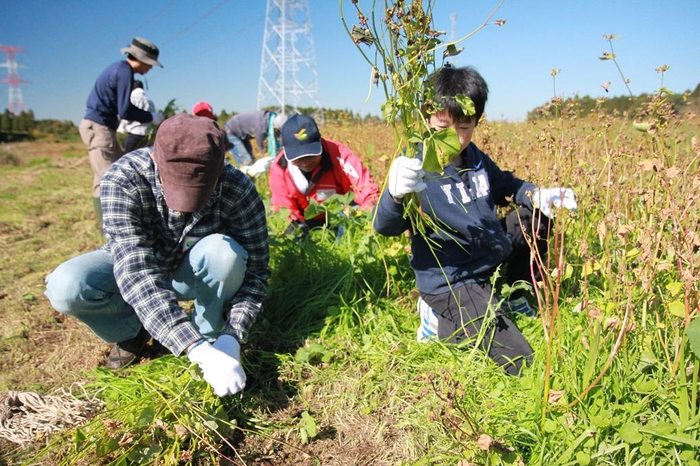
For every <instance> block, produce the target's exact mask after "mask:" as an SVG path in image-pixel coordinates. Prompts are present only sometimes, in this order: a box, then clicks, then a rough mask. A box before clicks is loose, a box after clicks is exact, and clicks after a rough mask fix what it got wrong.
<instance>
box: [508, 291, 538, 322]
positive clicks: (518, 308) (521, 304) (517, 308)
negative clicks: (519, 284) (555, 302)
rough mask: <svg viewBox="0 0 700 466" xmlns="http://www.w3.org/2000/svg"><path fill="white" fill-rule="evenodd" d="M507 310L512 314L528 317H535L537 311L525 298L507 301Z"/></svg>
mask: <svg viewBox="0 0 700 466" xmlns="http://www.w3.org/2000/svg"><path fill="white" fill-rule="evenodd" d="M506 306H507V308H508V309H509V310H510V311H512V312H517V313H518V314H522V315H524V316H527V317H535V315H536V314H537V311H536V310H535V309H533V308H532V306H530V303H529V302H528V300H527V299H525V297H524V296H521V297H520V298H516V299H510V300H506Z"/></svg>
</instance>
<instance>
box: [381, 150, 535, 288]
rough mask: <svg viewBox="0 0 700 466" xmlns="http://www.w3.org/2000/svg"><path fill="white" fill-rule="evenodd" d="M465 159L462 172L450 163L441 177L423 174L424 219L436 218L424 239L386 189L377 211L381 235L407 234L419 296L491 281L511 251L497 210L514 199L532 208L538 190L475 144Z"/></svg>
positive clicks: (464, 153)
mask: <svg viewBox="0 0 700 466" xmlns="http://www.w3.org/2000/svg"><path fill="white" fill-rule="evenodd" d="M461 156H462V161H461V164H460V166H459V168H457V167H455V166H454V165H452V164H450V165H448V166H447V167H445V168H444V171H443V173H441V174H439V173H430V172H427V173H426V174H425V178H424V181H425V183H426V185H427V187H426V189H425V190H424V191H422V192H421V193H419V196H420V202H421V206H422V210H423V213H424V215H427V216H429V217H430V219H432V222H427V224H426V231H425V236H423V235H422V234H420V233H418V232H414V231H412V230H413V228H411V225H410V222H409V220H408V219H406V218H404V204H403V202H400V201H399V202H397V201H395V200H394V199H393V198H392V197H391V195H390V194H389V191H388V190H386V189H385V190H384V192H383V193H382V196H381V198H380V200H379V203H378V204H377V206H376V208H375V210H376V215H375V216H374V229H375V230H376V231H377V232H378V233H380V234H382V235H385V236H398V235H400V234H401V233H403V232H404V231H406V230H408V231H409V233H410V235H411V248H412V253H413V256H412V257H411V267H412V268H413V270H414V272H415V274H416V284H417V286H418V290H419V291H420V292H421V293H425V294H432V295H434V294H441V293H447V292H449V291H450V287H454V286H456V285H457V284H458V283H459V282H462V281H465V280H466V281H468V280H478V279H483V278H485V277H486V276H488V274H489V273H490V272H491V271H492V270H493V268H494V267H496V266H497V265H498V264H500V263H501V262H502V261H503V260H504V259H505V258H506V257H507V256H508V254H510V252H511V250H512V243H511V238H510V236H509V235H508V234H507V233H506V232H505V231H504V229H503V227H502V226H501V222H500V220H499V218H498V215H497V211H496V207H497V206H506V205H508V202H509V201H508V199H507V198H509V197H514V200H515V202H516V204H519V205H522V206H525V207H527V208H529V209H532V201H531V200H530V197H529V196H528V195H527V193H528V192H531V191H534V190H535V188H536V186H535V185H534V184H532V183H528V182H526V181H523V180H521V179H518V178H516V177H515V176H514V175H513V173H512V172H509V171H503V170H501V169H500V168H499V167H498V165H496V164H495V163H494V162H493V160H491V158H490V157H489V156H488V155H487V154H485V153H484V152H482V151H481V150H479V148H478V147H476V145H475V144H474V143H470V144H469V145H468V146H467V148H466V149H464V151H462V154H461ZM431 224H432V228H431Z"/></svg>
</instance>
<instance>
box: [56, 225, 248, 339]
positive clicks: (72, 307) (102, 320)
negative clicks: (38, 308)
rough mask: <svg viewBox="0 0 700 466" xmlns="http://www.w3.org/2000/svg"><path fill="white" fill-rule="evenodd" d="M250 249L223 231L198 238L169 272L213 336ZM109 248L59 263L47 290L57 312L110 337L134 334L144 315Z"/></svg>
mask: <svg viewBox="0 0 700 466" xmlns="http://www.w3.org/2000/svg"><path fill="white" fill-rule="evenodd" d="M247 262H248V252H247V251H246V250H245V249H243V247H242V246H241V245H239V244H238V243H237V242H236V241H234V240H233V239H232V238H230V237H228V236H224V235H220V234H215V235H210V236H207V237H205V238H202V239H201V240H199V241H198V242H197V243H196V244H195V245H194V246H193V247H192V249H190V251H189V252H188V253H187V254H186V255H185V258H184V260H183V262H182V264H181V265H180V266H179V267H178V268H177V269H176V270H175V271H173V272H172V273H171V274H169V275H167V276H168V278H169V280H170V286H171V288H172V290H173V291H174V292H175V295H176V297H177V299H178V300H180V301H189V300H194V312H193V313H192V314H191V318H192V322H193V323H194V325H195V326H196V327H197V328H198V329H199V332H200V333H201V334H202V335H203V336H205V337H207V338H209V339H214V338H216V337H217V336H218V335H220V334H221V332H222V331H223V329H224V326H225V323H226V322H225V320H224V319H225V318H226V315H227V313H228V308H226V309H225V308H224V306H228V305H229V303H230V301H231V299H233V296H234V295H235V294H236V293H237V292H238V290H239V289H240V287H241V285H242V284H243V278H244V276H245V272H246V265H247ZM113 265H114V263H113V261H112V256H111V254H110V253H109V252H107V251H103V250H101V249H99V250H96V251H92V252H88V253H86V254H83V255H81V256H78V257H75V258H73V259H70V260H68V261H66V262H64V263H63V264H61V265H59V266H58V267H57V268H56V270H54V271H53V272H52V273H51V274H50V275H49V276H48V277H46V292H45V294H46V296H47V297H48V298H49V301H50V302H51V305H52V306H53V307H54V309H56V310H57V311H58V312H60V313H62V314H66V315H70V316H74V317H76V318H78V319H79V320H80V321H81V322H83V323H84V324H85V325H87V326H88V327H89V328H90V329H91V330H92V331H93V332H95V334H96V335H97V336H98V337H100V338H101V339H102V340H104V341H105V342H108V343H114V342H121V341H125V340H128V339H130V338H133V337H135V336H136V334H137V333H138V332H139V330H140V329H141V321H140V320H139V318H138V316H137V315H136V313H135V312H134V310H133V308H132V307H131V306H129V305H128V304H127V303H126V302H125V301H124V299H123V298H122V296H121V294H120V293H119V288H118V287H117V282H116V280H115V278H114V267H113Z"/></svg>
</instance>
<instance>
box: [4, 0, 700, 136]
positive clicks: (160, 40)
mask: <svg viewBox="0 0 700 466" xmlns="http://www.w3.org/2000/svg"><path fill="white" fill-rule="evenodd" d="M342 2H343V4H344V7H343V8H344V12H345V15H346V19H347V20H348V22H352V21H353V20H354V11H355V10H354V8H353V7H352V5H351V3H350V0H342ZM308 3H309V6H310V16H311V18H310V20H311V24H312V34H313V40H314V45H315V55H316V65H315V68H316V71H317V73H318V85H319V92H318V100H319V101H320V103H321V104H322V105H323V106H324V107H327V108H333V109H349V110H352V111H354V112H358V113H360V114H361V115H365V114H374V115H379V114H380V110H379V109H380V105H381V103H382V102H383V101H384V95H383V94H382V93H381V92H378V91H375V92H373V93H372V95H371V96H370V98H369V100H366V97H367V94H368V89H369V73H370V67H369V65H368V64H367V62H365V61H364V59H363V58H362V56H361V55H360V53H359V52H358V51H357V49H356V48H355V45H354V44H353V43H352V42H351V40H350V39H349V38H348V36H347V34H346V32H345V30H344V28H343V26H342V24H341V21H340V13H339V2H338V0H308ZM377 3H382V2H381V0H377ZM266 4H267V1H266V0H223V1H222V0H212V1H207V0H197V1H191V0H174V1H173V0H170V1H168V0H120V1H118V2H113V1H105V0H94V1H91V2H87V1H77V0H70V1H65V2H47V1H39V0H22V1H5V2H2V6H0V45H10V46H18V47H22V48H23V49H24V51H25V53H19V54H17V55H16V60H17V62H18V64H19V66H20V68H19V77H20V78H21V79H23V80H25V81H28V83H23V84H22V86H21V90H22V95H23V100H24V105H25V108H26V109H31V110H33V111H34V113H35V116H36V117H37V118H39V119H45V118H53V119H60V120H71V121H73V122H75V123H76V124H77V123H78V122H79V121H80V119H81V118H82V117H83V113H84V111H85V100H86V98H87V95H88V93H89V91H90V89H91V87H92V85H93V83H94V81H95V78H96V77H97V76H98V75H99V73H100V72H102V70H103V69H104V68H105V67H106V66H107V65H109V64H110V63H112V62H114V61H117V60H119V59H121V58H122V55H120V53H119V50H120V48H122V47H126V46H127V45H128V44H129V42H130V41H131V39H132V38H133V37H134V36H140V37H145V38H147V39H149V40H151V41H153V42H154V43H155V44H156V45H158V47H159V48H160V50H161V55H160V61H161V62H162V63H163V65H164V66H165V67H164V68H162V69H161V68H154V69H153V70H151V72H149V73H148V75H147V76H146V82H147V86H148V94H149V96H150V97H151V99H152V100H154V102H155V104H156V106H157V107H158V108H162V107H164V106H165V105H166V104H167V102H168V101H169V100H170V99H173V98H175V99H176V100H177V103H178V104H179V105H180V106H181V107H182V108H184V109H186V110H189V109H190V108H191V107H192V105H193V104H194V103H195V102H197V101H200V100H207V101H209V102H210V103H211V104H212V105H213V106H214V110H215V111H216V112H218V111H219V110H220V109H225V110H227V111H228V112H232V111H236V112H244V111H249V110H254V109H255V107H256V105H257V96H258V83H259V78H260V62H261V57H262V43H263V32H264V25H265V14H266ZM435 4H436V6H435V10H434V12H433V19H434V22H435V26H436V28H437V29H439V30H443V31H446V35H445V36H443V38H444V39H446V40H450V39H452V38H461V37H463V36H465V35H467V34H468V33H469V32H470V31H472V30H474V29H475V28H476V27H478V26H479V25H480V24H481V23H482V22H483V21H484V20H485V19H486V17H487V16H488V14H489V13H490V12H491V11H492V10H493V9H494V8H495V7H496V6H497V5H498V1H495V0H493V1H491V0H472V1H469V0H437V1H436V2H435ZM360 5H362V6H363V9H368V8H370V5H371V1H369V0H360ZM455 15H456V16H455ZM453 18H456V20H454V21H453ZM493 19H504V20H505V21H506V23H505V25H504V26H502V27H498V26H495V25H489V26H487V27H486V28H484V29H482V30H480V31H479V32H477V33H476V34H475V35H474V36H472V37H470V38H469V39H467V40H465V41H464V42H463V43H461V44H460V46H462V47H464V48H465V50H464V52H462V54H461V55H459V56H458V57H456V58H455V59H454V63H455V64H456V65H458V66H462V65H472V66H475V67H476V68H477V69H478V70H479V71H480V72H481V73H482V75H483V76H484V77H485V79H486V80H487V82H488V84H489V87H490V91H491V93H490V98H489V102H488V104H487V106H486V114H487V116H488V117H489V118H490V119H492V120H501V119H507V120H511V121H518V120H523V119H524V118H525V116H526V114H527V112H528V111H530V110H532V109H533V108H534V107H536V106H538V105H541V104H543V103H545V102H547V101H548V100H549V99H551V98H552V97H553V96H554V95H555V91H556V95H557V96H561V97H565V98H566V97H572V96H574V95H576V94H579V95H590V96H593V97H598V96H603V95H608V96H618V95H626V93H627V92H626V89H625V86H624V83H623V81H622V79H621V78H620V76H619V73H618V71H617V68H616V67H615V65H614V63H613V62H611V61H601V60H599V59H598V57H599V56H600V55H602V52H604V51H605V52H608V51H609V45H608V43H607V42H606V40H605V39H604V38H603V37H602V36H603V34H615V35H618V36H619V39H618V40H616V41H614V42H613V46H614V48H615V53H616V54H617V60H618V62H619V64H620V67H621V69H622V71H623V73H624V74H625V76H626V77H627V78H628V79H629V80H630V82H629V86H630V88H631V89H632V92H634V93H635V94H639V93H642V92H646V93H651V92H654V91H655V90H657V89H658V88H659V87H660V86H661V84H662V82H661V75H660V74H658V73H657V72H656V71H655V69H656V68H658V67H660V66H661V65H664V64H665V65H668V66H670V69H669V70H668V71H667V72H666V73H665V75H664V80H663V85H664V86H666V87H667V88H668V89H670V90H672V91H676V92H683V91H685V90H693V89H694V88H695V86H697V84H698V83H699V82H700V51H699V50H700V49H698V44H700V27H698V24H700V2H698V1H697V0H669V1H652V0H608V1H599V0H587V1H563V0H532V1H525V0H505V1H504V3H503V5H502V6H501V8H500V9H499V10H498V12H497V13H496V14H495V16H494V17H493ZM363 47H364V46H363ZM5 60H6V56H5V54H0V62H1V63H4V62H5ZM553 69H556V70H561V71H560V72H559V74H558V75H557V76H556V78H555V81H553V79H552V76H551V71H552V70H553ZM0 77H1V78H6V77H7V68H4V67H3V68H0ZM607 81H609V82H610V83H611V85H610V88H609V89H610V92H609V93H608V94H605V92H604V90H603V88H602V87H601V84H602V83H604V82H607ZM7 107H8V85H7V83H4V82H2V83H0V110H2V109H5V108H7Z"/></svg>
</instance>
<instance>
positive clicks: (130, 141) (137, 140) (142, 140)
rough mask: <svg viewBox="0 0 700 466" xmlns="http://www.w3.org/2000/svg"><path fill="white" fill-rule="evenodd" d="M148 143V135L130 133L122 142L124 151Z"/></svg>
mask: <svg viewBox="0 0 700 466" xmlns="http://www.w3.org/2000/svg"><path fill="white" fill-rule="evenodd" d="M146 144H148V135H145V136H141V135H140V134H132V133H129V135H128V136H127V137H126V142H125V143H124V153H125V154H128V153H129V152H131V151H133V150H136V149H140V148H142V147H145V146H146Z"/></svg>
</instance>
